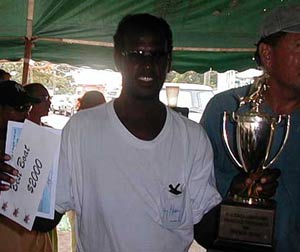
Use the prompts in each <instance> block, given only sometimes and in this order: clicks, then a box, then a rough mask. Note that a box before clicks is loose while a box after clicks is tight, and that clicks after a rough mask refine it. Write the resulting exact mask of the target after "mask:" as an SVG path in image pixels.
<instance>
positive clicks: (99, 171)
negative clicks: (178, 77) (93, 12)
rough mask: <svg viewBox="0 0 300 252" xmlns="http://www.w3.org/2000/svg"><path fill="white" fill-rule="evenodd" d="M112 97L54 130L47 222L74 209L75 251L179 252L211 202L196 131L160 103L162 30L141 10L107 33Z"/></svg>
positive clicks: (205, 142) (166, 53)
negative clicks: (114, 74)
mask: <svg viewBox="0 0 300 252" xmlns="http://www.w3.org/2000/svg"><path fill="white" fill-rule="evenodd" d="M114 43H115V47H114V59H115V63H116V66H117V68H118V69H119V71H120V72H121V74H122V86H123V88H122V92H121V94H120V96H119V97H118V98H116V99H115V100H112V101H110V102H108V103H106V104H103V105H101V106H97V107H94V108H91V109H87V110H84V111H82V112H80V113H77V114H75V115H74V116H73V117H71V119H70V120H69V122H68V123H67V125H66V126H65V128H64V129H63V133H62V142H61V152H60V162H59V164H60V165H59V172H58V173H59V174H58V181H57V195H56V211H57V213H56V219H55V221H53V222H51V221H49V220H43V219H41V218H39V219H36V221H35V225H34V228H35V229H37V230H44V231H47V230H49V229H51V228H52V227H53V226H54V225H55V224H57V222H58V220H59V217H60V216H61V215H62V214H64V213H65V212H67V211H69V210H75V213H76V231H77V232H76V234H77V237H76V239H77V251H78V252H82V251H85V252H94V251H123V252H125V251H164V252H173V251H181V252H183V251H187V250H188V248H189V247H190V245H191V243H192V241H193V226H194V225H195V224H197V223H198V222H200V220H201V218H202V216H203V215H204V214H205V213H206V212H208V211H209V210H210V209H211V208H213V207H214V206H215V205H217V204H218V203H219V202H220V201H221V197H220V195H219V193H218V192H217V190H216V186H215V178H214V172H213V153H212V148H211V144H210V142H209V139H208V137H207V135H206V133H205V131H204V130H203V128H202V127H201V126H200V125H199V124H197V123H195V122H193V121H191V120H189V119H187V118H186V117H184V116H182V115H180V114H178V113H177V112H175V111H173V110H172V109H170V108H168V107H166V106H165V105H164V104H163V103H161V102H160V100H159V91H160V89H161V88H162V85H163V83H164V81H165V78H166V74H167V72H168V71H169V70H170V67H171V59H172V48H173V46H172V32H171V30H170V27H169V25H168V24H167V22H166V21H165V20H164V19H162V18H158V17H156V16H153V15H150V14H135V15H128V16H126V17H124V18H123V19H122V20H121V22H120V23H119V26H118V28H117V32H116V34H115V36H114Z"/></svg>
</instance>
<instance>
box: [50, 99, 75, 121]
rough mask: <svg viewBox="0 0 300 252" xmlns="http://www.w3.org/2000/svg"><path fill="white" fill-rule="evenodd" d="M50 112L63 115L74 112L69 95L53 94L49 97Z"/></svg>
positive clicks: (69, 114)
mask: <svg viewBox="0 0 300 252" xmlns="http://www.w3.org/2000/svg"><path fill="white" fill-rule="evenodd" d="M51 110H52V112H53V113H54V114H55V113H58V114H60V115H64V116H71V115H73V114H74V110H75V108H74V103H73V102H72V101H71V99H70V97H68V96H66V95H54V96H53V97H52V99H51Z"/></svg>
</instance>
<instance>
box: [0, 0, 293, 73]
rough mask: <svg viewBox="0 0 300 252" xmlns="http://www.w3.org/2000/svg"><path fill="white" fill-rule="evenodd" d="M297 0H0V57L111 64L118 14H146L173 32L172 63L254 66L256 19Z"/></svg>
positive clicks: (180, 66)
mask: <svg viewBox="0 0 300 252" xmlns="http://www.w3.org/2000/svg"><path fill="white" fill-rule="evenodd" d="M296 3H299V0H227V1H225V0H154V1H151V0H145V1H131V0H122V1H115V0H1V1H0V16H1V19H0V59H8V60H14V59H20V58H25V62H28V59H30V58H32V59H33V60H35V61H40V60H46V61H50V62H53V63H67V64H71V65H75V66H90V67H92V68H95V69H107V68H112V69H114V62H113V57H112V56H113V41H112V37H113V34H114V32H115V30H116V27H117V24H118V22H119V21H120V19H121V18H122V17H123V16H125V15H126V14H129V13H139V12H148V13H151V14H155V15H158V16H162V17H164V18H165V19H166V20H167V21H168V22H169V24H170V25H171V28H172V30H173V35H174V38H173V42H174V47H175V48H174V54H173V65H172V69H173V70H175V71H178V72H185V71H188V70H194V71H196V72H205V71H207V70H209V69H213V70H217V71H219V72H223V71H226V70H230V69H235V70H239V71H241V70H245V69H247V68H250V67H255V66H256V64H255V62H254V61H253V53H254V51H255V42H256V41H257V39H258V32H259V24H260V23H261V20H262V19H263V18H264V16H265V15H266V14H267V13H268V12H269V11H270V10H271V9H273V8H274V7H276V6H278V5H283V4H296Z"/></svg>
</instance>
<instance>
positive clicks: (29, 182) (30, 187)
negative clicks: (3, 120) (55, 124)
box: [0, 120, 60, 230]
mask: <svg viewBox="0 0 300 252" xmlns="http://www.w3.org/2000/svg"><path fill="white" fill-rule="evenodd" d="M22 126H23V127H22ZM59 145H60V130H54V129H52V128H48V127H41V126H39V125H37V124H34V123H32V122H30V121H28V120H25V123H24V124H23V123H16V122H9V124H8V132H7V139H6V153H7V154H10V155H12V159H11V160H10V162H9V163H10V164H11V165H12V166H13V167H15V168H16V169H18V170H19V176H18V178H17V180H16V182H15V183H14V184H13V185H11V189H10V190H9V191H7V192H2V193H1V197H0V213H1V214H3V215H5V216H7V217H8V218H10V219H12V220H14V221H15V222H17V223H19V224H20V225H22V226H24V227H25V228H27V229H28V230H31V228H32V225H33V222H34V219H35V217H36V216H42V217H46V218H52V219H53V217H54V203H55V188H56V176H57V162H58V151H59ZM42 196H43V198H42ZM41 198H42V200H41ZM38 209H39V212H38Z"/></svg>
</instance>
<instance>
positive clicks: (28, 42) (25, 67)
mask: <svg viewBox="0 0 300 252" xmlns="http://www.w3.org/2000/svg"><path fill="white" fill-rule="evenodd" d="M33 13H34V0H28V9H27V27H26V29H27V31H26V37H25V51H24V60H23V74H22V84H23V85H24V84H26V83H27V81H28V72H29V61H30V59H31V49H32V43H33V42H32V41H33V40H32V24H33Z"/></svg>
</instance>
